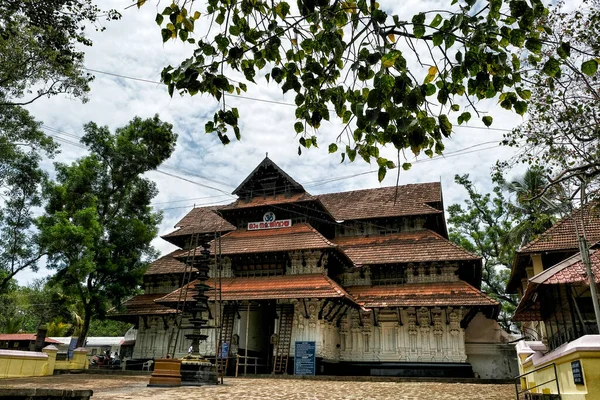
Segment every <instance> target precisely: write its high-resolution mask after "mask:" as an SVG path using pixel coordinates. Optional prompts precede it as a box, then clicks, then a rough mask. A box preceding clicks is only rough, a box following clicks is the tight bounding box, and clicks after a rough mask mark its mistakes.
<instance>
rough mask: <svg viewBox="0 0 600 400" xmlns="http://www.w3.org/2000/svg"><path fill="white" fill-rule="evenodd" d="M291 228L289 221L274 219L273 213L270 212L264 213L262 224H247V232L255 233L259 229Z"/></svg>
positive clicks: (290, 221)
mask: <svg viewBox="0 0 600 400" xmlns="http://www.w3.org/2000/svg"><path fill="white" fill-rule="evenodd" d="M290 226H292V220H291V219H280V220H277V219H276V218H275V213H273V212H272V211H269V212H266V213H265V215H263V220H262V222H248V230H249V231H257V230H261V229H277V228H289V227H290Z"/></svg>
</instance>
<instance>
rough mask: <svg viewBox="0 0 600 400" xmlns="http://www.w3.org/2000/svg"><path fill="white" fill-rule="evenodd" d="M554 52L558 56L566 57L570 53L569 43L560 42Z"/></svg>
mask: <svg viewBox="0 0 600 400" xmlns="http://www.w3.org/2000/svg"><path fill="white" fill-rule="evenodd" d="M556 52H557V53H558V56H559V57H560V58H568V57H569V56H570V55H571V44H570V43H565V42H562V43H561V44H560V46H559V47H558V49H557V50H556Z"/></svg>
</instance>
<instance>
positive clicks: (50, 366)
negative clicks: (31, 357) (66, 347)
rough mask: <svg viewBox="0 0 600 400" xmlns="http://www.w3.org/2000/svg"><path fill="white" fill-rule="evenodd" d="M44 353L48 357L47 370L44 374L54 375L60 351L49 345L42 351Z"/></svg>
mask: <svg viewBox="0 0 600 400" xmlns="http://www.w3.org/2000/svg"><path fill="white" fill-rule="evenodd" d="M42 353H46V354H47V355H48V362H47V363H46V368H45V369H44V371H43V372H42V374H43V375H54V365H55V364H56V353H58V349H57V348H56V347H54V346H52V345H49V346H46V347H44V348H43V349H42Z"/></svg>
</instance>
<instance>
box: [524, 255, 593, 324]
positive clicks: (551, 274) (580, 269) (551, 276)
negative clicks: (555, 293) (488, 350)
mask: <svg viewBox="0 0 600 400" xmlns="http://www.w3.org/2000/svg"><path fill="white" fill-rule="evenodd" d="M590 262H591V265H592V272H593V273H594V278H595V280H596V283H600V250H590ZM567 283H569V284H582V285H589V283H590V280H589V278H588V276H587V273H586V269H585V265H584V264H583V261H582V259H581V254H580V253H577V254H575V255H574V256H572V257H569V258H567V259H566V260H564V261H561V262H560V263H558V264H556V265H554V266H552V267H550V268H548V269H546V270H545V271H542V272H540V273H539V274H537V275H536V276H534V277H533V278H531V279H530V280H529V282H528V283H527V289H526V290H525V294H524V295H523V298H521V301H520V302H519V305H518V307H517V309H516V310H515V316H514V318H513V319H514V320H515V321H541V320H542V316H541V303H540V301H539V300H538V299H535V297H534V294H535V293H537V292H539V291H540V290H541V289H542V288H543V287H544V286H546V285H559V284H567ZM534 299H535V300H534Z"/></svg>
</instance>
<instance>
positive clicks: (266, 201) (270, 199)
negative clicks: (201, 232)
mask: <svg viewBox="0 0 600 400" xmlns="http://www.w3.org/2000/svg"><path fill="white" fill-rule="evenodd" d="M311 200H317V197H315V196H312V195H310V194H309V193H293V194H290V195H285V194H278V195H274V196H264V197H263V196H257V197H253V198H252V199H250V200H245V199H238V200H236V201H234V202H233V203H231V204H228V205H225V206H222V207H221V208H220V209H221V210H223V211H227V210H233V209H239V208H251V207H260V206H268V205H272V204H285V203H295V202H301V201H311Z"/></svg>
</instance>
